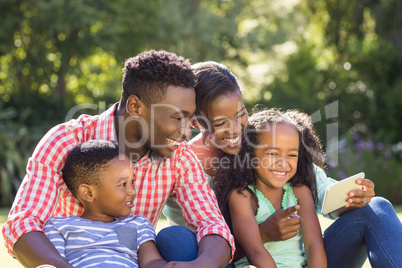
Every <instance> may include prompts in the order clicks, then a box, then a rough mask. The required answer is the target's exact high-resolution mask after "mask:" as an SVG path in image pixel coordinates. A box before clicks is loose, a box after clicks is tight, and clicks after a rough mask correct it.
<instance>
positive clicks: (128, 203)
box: [126, 201, 134, 207]
mask: <svg viewBox="0 0 402 268" xmlns="http://www.w3.org/2000/svg"><path fill="white" fill-rule="evenodd" d="M126 205H127V206H129V207H133V206H134V201H128V202H126Z"/></svg>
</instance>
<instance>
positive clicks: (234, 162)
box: [212, 109, 324, 227]
mask: <svg viewBox="0 0 402 268" xmlns="http://www.w3.org/2000/svg"><path fill="white" fill-rule="evenodd" d="M270 124H288V125H291V126H293V127H294V128H295V129H296V130H297V132H298V134H299V144H300V146H299V158H298V164H297V172H296V174H295V175H294V176H293V178H292V179H291V180H290V183H291V184H292V186H300V185H306V186H307V187H308V188H309V189H310V190H311V192H312V193H313V197H314V201H315V202H317V182H316V178H315V174H314V169H313V164H316V165H317V166H320V167H323V165H324V153H323V151H322V145H321V142H320V140H319V138H318V136H317V134H316V132H315V130H314V128H313V125H312V122H311V118H310V116H308V115H307V114H305V113H303V112H300V111H298V110H288V111H286V112H281V111H280V110H278V109H266V110H262V111H260V112H257V113H255V114H253V115H252V116H250V118H249V123H248V125H247V127H246V129H245V132H244V138H243V141H242V147H241V148H242V149H241V151H240V152H239V154H237V155H227V154H225V155H223V153H222V152H221V154H222V155H221V156H220V157H221V158H220V159H223V158H226V159H225V163H226V164H225V166H222V165H221V166H220V167H219V169H218V171H217V173H216V175H215V176H214V180H213V185H212V187H213V189H214V191H215V193H216V196H217V199H218V204H219V207H220V209H221V212H222V214H223V216H224V217H225V219H226V222H227V223H228V224H229V226H230V227H231V220H230V214H229V208H228V197H229V194H230V193H231V191H232V190H237V191H239V192H241V191H242V190H244V189H246V187H247V185H255V181H256V174H255V170H254V168H253V166H252V164H251V163H252V162H251V161H252V159H254V158H255V157H256V156H255V153H254V149H255V145H258V144H259V133H261V132H262V131H264V129H265V128H266V127H267V126H268V125H270Z"/></svg>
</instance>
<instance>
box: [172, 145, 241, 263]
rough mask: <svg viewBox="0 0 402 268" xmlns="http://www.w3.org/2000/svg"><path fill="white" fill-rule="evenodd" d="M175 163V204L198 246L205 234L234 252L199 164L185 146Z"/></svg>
mask: <svg viewBox="0 0 402 268" xmlns="http://www.w3.org/2000/svg"><path fill="white" fill-rule="evenodd" d="M178 155H179V158H178V160H177V163H176V170H175V172H176V176H177V181H176V186H175V188H174V189H173V192H174V193H175V201H176V203H177V204H179V206H180V207H181V208H182V211H183V216H184V220H185V222H186V224H187V225H189V226H190V227H191V228H193V229H194V230H195V231H196V236H197V241H198V243H199V242H200V241H201V239H202V238H203V237H204V236H206V235H209V234H216V235H220V236H222V237H223V238H224V239H226V240H227V241H228V243H229V245H230V246H231V250H232V256H233V253H234V251H235V245H234V238H233V236H232V234H231V233H230V230H229V227H228V226H227V224H226V222H225V220H224V218H223V216H222V214H221V212H220V210H219V208H218V204H217V201H216V196H215V194H214V192H213V191H212V189H211V188H210V186H209V184H208V181H207V179H206V177H205V175H204V171H203V170H202V167H201V164H200V162H199V161H198V159H197V157H196V156H195V154H194V153H193V151H191V149H190V148H188V147H185V149H183V150H182V151H181V153H179V154H178Z"/></svg>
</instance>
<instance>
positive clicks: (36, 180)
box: [2, 127, 78, 256]
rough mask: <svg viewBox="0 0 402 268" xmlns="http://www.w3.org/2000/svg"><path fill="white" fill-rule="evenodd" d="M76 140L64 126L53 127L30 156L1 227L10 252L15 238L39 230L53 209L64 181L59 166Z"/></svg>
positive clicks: (60, 166)
mask: <svg viewBox="0 0 402 268" xmlns="http://www.w3.org/2000/svg"><path fill="white" fill-rule="evenodd" d="M77 144H78V142H77V141H75V140H74V139H72V138H71V137H70V135H69V133H68V132H67V131H65V130H64V129H63V128H60V127H54V128H53V129H51V130H50V131H49V132H48V133H47V134H46V135H45V136H44V137H43V138H42V140H41V141H40V142H39V144H38V145H37V147H36V149H35V151H34V153H33V155H32V157H31V158H29V160H28V165H27V170H26V171H27V173H26V175H25V178H24V180H23V181H22V183H21V186H20V188H19V190H18V192H17V194H16V197H15V200H14V203H13V206H12V208H11V210H10V213H9V215H8V219H7V221H6V223H5V224H4V225H3V228H2V233H3V238H4V240H5V245H6V247H7V249H8V252H9V253H10V254H11V255H12V256H13V252H12V249H13V247H14V244H15V243H16V242H17V240H18V239H19V238H20V237H21V236H22V235H23V234H25V233H28V232H32V231H42V228H43V225H44V223H45V222H46V221H47V220H48V219H49V218H50V217H51V216H52V214H53V212H54V211H55V209H56V206H57V203H58V199H59V194H60V189H59V188H60V185H61V183H62V182H63V179H62V178H61V175H60V173H61V168H62V166H63V164H64V160H65V158H66V156H67V153H68V152H69V151H71V150H72V149H73V148H74V147H75V146H76V145H77Z"/></svg>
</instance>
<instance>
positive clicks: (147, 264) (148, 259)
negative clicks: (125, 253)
mask: <svg viewBox="0 0 402 268" xmlns="http://www.w3.org/2000/svg"><path fill="white" fill-rule="evenodd" d="M138 264H139V266H140V267H144V268H157V267H164V266H165V265H166V264H167V261H165V260H164V259H163V258H162V256H161V254H160V253H159V251H158V249H157V248H156V245H155V242H154V241H151V240H150V241H147V242H145V243H143V244H141V245H140V247H139V249H138Z"/></svg>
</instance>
